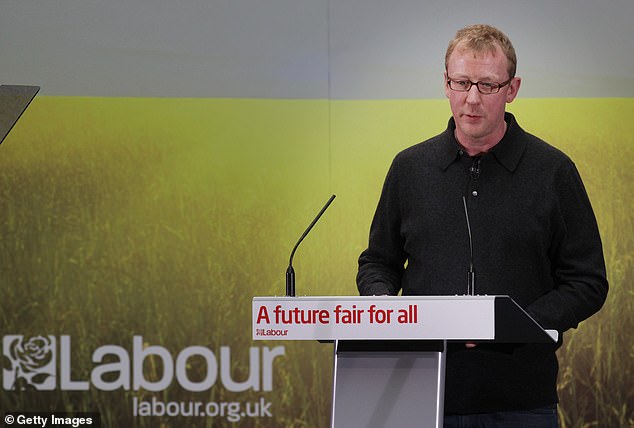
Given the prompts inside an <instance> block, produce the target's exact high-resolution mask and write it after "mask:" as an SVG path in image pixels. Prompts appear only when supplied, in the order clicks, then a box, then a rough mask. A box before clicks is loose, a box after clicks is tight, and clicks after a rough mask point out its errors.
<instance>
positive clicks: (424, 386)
mask: <svg viewBox="0 0 634 428" xmlns="http://www.w3.org/2000/svg"><path fill="white" fill-rule="evenodd" d="M252 315H253V323H252V328H253V331H252V333H253V339H254V340H318V341H320V342H330V343H334V376H333V398H332V412H331V427H333V428H343V427H345V428H355V427H377V428H378V427H382V428H387V427H398V428H402V427H426V428H427V427H442V426H443V414H444V380H445V357H446V347H447V342H448V341H478V342H480V341H484V342H497V343H552V342H556V341H557V340H558V334H557V332H556V331H554V330H544V329H543V328H542V327H541V326H540V325H539V324H538V323H537V322H536V321H535V320H534V319H532V318H531V317H530V315H528V314H527V313H526V312H525V311H524V310H523V309H522V308H521V307H520V306H519V305H518V304H517V303H516V302H515V301H513V299H511V298H510V297H509V296H350V297H255V298H254V299H253V305H252Z"/></svg>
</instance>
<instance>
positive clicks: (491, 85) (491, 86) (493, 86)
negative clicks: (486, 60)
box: [447, 77, 513, 95]
mask: <svg viewBox="0 0 634 428" xmlns="http://www.w3.org/2000/svg"><path fill="white" fill-rule="evenodd" d="M512 80H513V78H512V77H511V78H510V79H509V80H507V81H505V82H501V83H498V82H472V81H471V80H466V79H452V78H451V77H447V85H449V89H451V90H452V91H456V92H469V91H470V90H471V87H472V86H473V85H475V86H476V88H478V92H480V93H481V94H483V95H492V94H497V93H498V92H500V89H502V88H503V87H504V86H506V85H508V84H509V83H511V81H512ZM452 82H464V84H465V85H466V86H465V87H463V88H459V89H457V88H454V87H453V86H451V83H452ZM480 85H486V86H484V87H485V88H487V89H488V90H489V92H484V91H482V87H481V86H480Z"/></svg>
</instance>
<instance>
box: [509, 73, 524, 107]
mask: <svg viewBox="0 0 634 428" xmlns="http://www.w3.org/2000/svg"><path fill="white" fill-rule="evenodd" d="M521 84H522V78H521V77H514V78H513V80H511V82H510V83H509V90H508V91H506V102H507V103H512V102H513V100H514V99H515V97H516V96H517V93H518V92H519V90H520V86H521Z"/></svg>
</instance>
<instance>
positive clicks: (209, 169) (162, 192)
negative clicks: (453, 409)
mask: <svg viewBox="0 0 634 428" xmlns="http://www.w3.org/2000/svg"><path fill="white" fill-rule="evenodd" d="M509 110H510V111H511V112H513V113H514V114H515V115H516V117H517V118H518V122H519V123H520V125H521V126H522V127H523V128H524V129H526V130H527V131H529V132H531V133H534V134H536V135H538V136H540V137H541V138H543V139H545V140H546V141H548V142H550V143H551V144H552V145H554V146H556V147H558V148H560V149H562V150H563V151H565V152H566V153H568V154H569V155H570V156H571V157H572V159H573V160H574V161H575V163H576V164H577V166H578V168H579V171H580V173H581V175H582V177H583V179H584V182H585V184H586V188H587V190H588V193H589V195H590V199H591V201H592V203H593V206H594V209H595V213H596V216H597V220H598V223H599V228H600V230H601V233H602V238H603V244H604V251H605V257H606V262H607V265H608V275H609V276H608V278H609V280H610V286H611V289H610V293H609V296H608V300H607V302H606V304H605V306H604V308H603V309H602V310H601V312H600V313H599V314H597V315H596V316H594V317H593V318H591V319H590V320H588V321H586V322H584V323H582V324H581V325H580V326H579V328H578V329H577V330H575V331H571V332H568V333H566V335H565V341H564V345H563V347H562V348H561V349H560V351H559V356H560V363H561V369H560V382H559V389H560V398H561V406H560V416H561V419H562V420H561V424H562V427H563V428H568V427H575V428H582V427H584V428H585V427H617V426H618V427H626V426H632V425H634V390H633V389H632V387H631V380H632V378H633V377H634V373H633V366H634V304H633V302H634V292H633V291H632V290H633V289H632V286H631V284H632V283H633V282H634V220H633V216H632V215H631V213H630V211H631V209H632V201H633V200H634V186H632V183H633V182H634V122H632V120H631V118H630V117H631V116H632V113H634V100H633V99H526V100H522V99H520V100H517V101H516V102H515V103H513V104H511V105H510V107H509ZM449 114H450V112H449V108H448V106H447V102H446V101H444V100H420V101H415V100H409V101H405V100H386V101H372V100H369V101H328V100H259V99H257V100H256V99H122V98H80V97H78V98H65V97H38V98H36V99H35V101H34V103H33V105H32V106H31V107H30V108H29V110H28V111H27V112H26V113H25V115H24V116H23V118H22V119H21V121H20V122H19V123H18V125H17V126H16V128H15V129H14V130H13V132H12V134H11V135H10V136H9V137H8V138H7V139H6V141H5V142H4V143H3V144H2V145H1V146H0V290H1V293H2V299H1V302H2V303H1V306H0V325H1V326H2V327H1V334H2V335H3V336H4V335H9V334H20V335H25V336H29V335H33V336H36V335H57V336H59V335H70V336H71V337H72V338H73V366H72V376H73V377H74V378H77V379H89V378H90V374H91V369H92V368H93V367H94V363H93V362H92V361H91V355H92V352H93V351H94V350H95V349H96V348H98V347H99V346H101V345H104V344H118V345H120V346H121V347H123V348H125V349H127V350H128V351H130V350H131V349H132V337H133V336H135V335H141V336H143V340H144V341H145V342H147V344H148V346H151V345H155V344H156V345H161V346H163V347H165V348H167V349H168V350H171V351H174V352H177V351H178V350H180V349H183V348H185V347H188V346H192V345H200V346H205V347H208V348H209V349H211V350H213V352H214V353H219V352H220V347H222V346H229V347H231V350H232V355H231V357H232V358H231V367H230V371H231V373H232V374H233V376H234V378H235V379H236V380H240V379H242V380H244V379H246V378H247V377H248V376H249V347H252V346H269V347H274V346H279V345H283V346H285V357H284V359H283V363H280V364H277V365H275V372H274V387H273V390H272V391H270V392H264V391H246V392H243V393H240V400H253V401H257V400H258V399H260V398H261V397H265V398H266V399H267V400H269V401H271V402H273V405H272V409H271V410H272V412H273V414H274V416H273V419H274V421H275V422H274V423H271V419H270V418H269V419H266V418H259V419H258V418H253V419H251V420H250V421H247V422H245V421H242V423H238V422H231V421H226V420H225V421H224V422H219V421H218V420H214V419H212V418H200V419H196V420H195V421H193V420H191V419H189V420H186V421H185V422H183V421H182V420H180V419H178V418H168V417H165V418H163V417H152V418H149V417H148V418H142V417H134V416H133V412H132V410H131V402H132V399H133V398H134V397H136V398H137V399H149V398H150V397H157V398H159V399H161V400H165V401H170V400H182V401H185V400H196V401H219V400H225V401H226V400H232V399H235V397H236V396H235V393H233V392H230V391H228V390H227V389H225V388H222V387H220V385H218V387H214V388H211V389H210V390H208V391H205V392H198V393H193V392H190V391H185V390H183V389H181V388H179V387H178V385H175V386H174V387H170V388H168V389H166V390H165V391H161V392H160V393H152V392H149V391H145V390H138V391H135V390H129V391H126V390H122V389H119V390H115V391H100V390H95V389H92V388H91V389H90V390H89V391H86V392H75V391H50V392H47V391H30V390H25V391H6V390H2V391H1V392H0V408H2V409H5V410H7V411H9V410H12V409H16V410H32V411H44V410H49V409H51V410H52V409H56V410H60V409H65V410H75V411H98V412H100V413H101V414H102V418H103V420H104V421H105V424H104V426H130V427H157V426H166V427H167V426H169V427H171V426H201V427H203V426H234V425H235V426H238V425H239V426H256V427H257V426H262V427H270V426H288V427H291V426H296V427H321V426H327V424H328V421H329V418H330V413H329V412H330V409H329V406H330V394H331V372H332V368H331V365H332V355H331V354H332V350H331V347H330V346H329V345H324V344H319V343H286V342H262V343H260V342H257V343H256V342H253V341H252V340H251V335H250V333H251V331H250V325H251V318H250V317H251V312H250V311H251V299H252V297H253V296H260V295H276V294H277V295H282V294H283V293H284V272H285V270H286V265H287V263H288V256H289V253H290V250H291V248H292V246H293V244H294V243H295V241H296V240H297V238H298V237H299V235H300V234H301V233H302V231H303V230H304V228H305V227H306V226H307V225H308V223H309V222H310V221H311V220H312V218H313V217H314V215H315V214H316V213H317V212H318V211H319V209H320V208H321V206H322V205H323V204H324V203H325V202H326V200H327V199H328V197H329V196H330V195H331V194H333V193H334V194H336V195H337V199H336V200H335V202H334V203H333V205H332V207H330V209H329V211H328V212H327V213H326V214H325V216H324V217H323V218H322V221H321V222H320V223H319V224H318V225H317V226H316V228H315V230H313V232H312V233H311V235H310V236H309V237H308V238H307V239H306V241H305V242H304V243H303V244H302V247H301V248H300V249H299V251H298V252H297V255H296V257H295V260H296V261H295V264H294V265H295V270H296V272H297V294H298V295H354V294H356V286H355V283H354V278H355V275H356V267H357V266H356V263H357V257H358V255H359V253H360V252H361V251H362V250H363V249H364V248H365V245H366V243H367V235H368V228H369V225H370V221H371V217H372V215H373V212H374V208H375V206H376V203H377V200H378V197H379V192H380V189H381V185H382V181H383V179H384V176H385V173H386V172H387V169H388V167H389V164H390V162H391V160H392V157H393V156H394V155H395V154H396V153H397V152H398V151H400V150H401V149H403V148H405V147H407V146H410V145H412V144H415V143H417V142H419V141H422V140H424V139H426V138H428V137H430V136H432V135H435V134H437V133H439V132H441V131H442V130H444V128H445V127H446V122H447V120H448V118H449ZM4 367H5V368H6V367H7V363H6V361H5V362H4ZM143 369H144V372H145V376H146V377H147V378H148V379H152V378H153V377H157V378H160V376H161V374H160V373H161V372H162V367H161V364H160V362H159V364H157V365H155V364H154V360H153V359H152V358H149V359H147V360H146V361H145V364H144V368H143ZM206 369H207V368H206V367H204V364H200V361H198V360H196V359H193V360H192V361H191V366H188V370H189V372H191V376H192V378H196V379H200V378H201V377H204V372H205V370H206ZM199 372H200V373H199Z"/></svg>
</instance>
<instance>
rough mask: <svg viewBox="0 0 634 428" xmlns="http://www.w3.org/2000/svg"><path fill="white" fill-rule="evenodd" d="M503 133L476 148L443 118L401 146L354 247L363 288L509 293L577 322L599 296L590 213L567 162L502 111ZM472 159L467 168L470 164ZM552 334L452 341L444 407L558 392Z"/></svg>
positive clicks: (542, 400) (600, 278) (550, 396)
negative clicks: (542, 338)
mask: <svg viewBox="0 0 634 428" xmlns="http://www.w3.org/2000/svg"><path fill="white" fill-rule="evenodd" d="M505 119H506V121H507V124H508V127H507V131H506V134H505V136H504V138H503V139H502V140H501V141H500V142H499V143H498V144H497V145H496V146H494V147H493V149H492V150H491V151H490V152H488V153H486V154H484V155H482V156H480V157H479V158H477V159H474V158H469V156H468V155H466V154H465V153H463V152H462V151H461V150H460V148H459V145H458V144H457V142H456V140H455V138H454V129H455V123H454V121H453V119H451V120H450V121H449V125H448V128H447V130H446V131H445V132H443V133H442V134H440V135H438V136H436V137H433V138H431V139H429V140H428V141H425V142H423V143H420V144H417V145H415V146H413V147H410V148H408V149H406V150H404V151H402V152H401V153H399V154H398V155H397V156H396V158H395V159H394V161H393V163H392V166H391V168H390V170H389V172H388V175H387V178H386V180H385V184H384V187H383V192H382V195H381V198H380V201H379V204H378V207H377V210H376V213H375V216H374V219H373V222H372V226H371V229H370V239H369V245H368V248H367V249H366V250H365V251H364V252H363V253H362V254H361V256H360V257H359V272H358V275H357V285H358V288H359V291H360V293H361V295H372V294H377V295H378V294H390V295H396V294H398V293H399V292H401V293H402V294H403V295H453V294H465V293H466V289H467V271H468V267H469V262H470V251H469V236H468V232H467V221H466V218H465V210H464V207H463V200H462V197H463V195H466V201H467V206H468V213H469V220H470V225H471V231H472V242H473V261H474V263H473V265H474V269H475V272H476V281H475V289H476V293H477V294H488V295H509V296H511V297H512V298H513V299H514V300H515V301H516V302H517V303H518V304H520V305H521V306H522V307H524V308H525V309H526V310H527V312H528V313H529V314H531V315H532V316H533V317H534V318H535V319H536V320H537V321H538V322H539V323H540V324H541V325H542V327H544V328H550V329H556V330H558V331H560V332H564V331H566V330H568V329H570V328H573V327H576V326H577V325H578V323H579V322H581V321H583V320H584V319H586V318H587V317H589V316H590V315H592V314H593V313H595V312H596V311H598V310H599V309H600V308H601V306H602V305H603V302H604V301H605V298H606V295H607V291H608V283H607V279H606V273H605V262H604V258H603V251H602V246H601V239H600V237H599V231H598V227H597V223H596V219H595V216H594V213H593V210H592V207H591V205H590V201H589V199H588V196H587V194H586V191H585V189H584V186H583V183H582V181H581V178H580V176H579V173H578V171H577V169H576V167H575V165H574V163H573V162H572V161H571V160H570V159H569V158H568V157H567V156H566V155H565V154H564V153H562V152H561V151H559V150H557V149H556V148H554V147H552V146H550V145H548V144H547V143H545V142H544V141H542V140H540V139H538V138H536V137H535V136H533V135H531V134H529V133H527V132H525V131H524V130H522V129H521V128H520V126H519V125H518V124H517V123H516V121H515V118H514V117H513V115H511V114H509V113H507V114H506V118H505ZM472 167H474V168H472ZM555 350H556V346H554V345H552V346H551V345H529V344H527V345H517V346H509V345H482V346H478V347H476V348H474V349H469V350H467V349H465V348H464V346H463V345H453V346H451V347H450V352H449V353H448V357H447V379H446V399H445V409H446V412H447V413H472V412H486V411H495V410H512V409H527V408H533V407H539V406H542V405H547V404H552V403H555V402H556V401H557V395H556V379H557V361H556V356H555Z"/></svg>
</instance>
